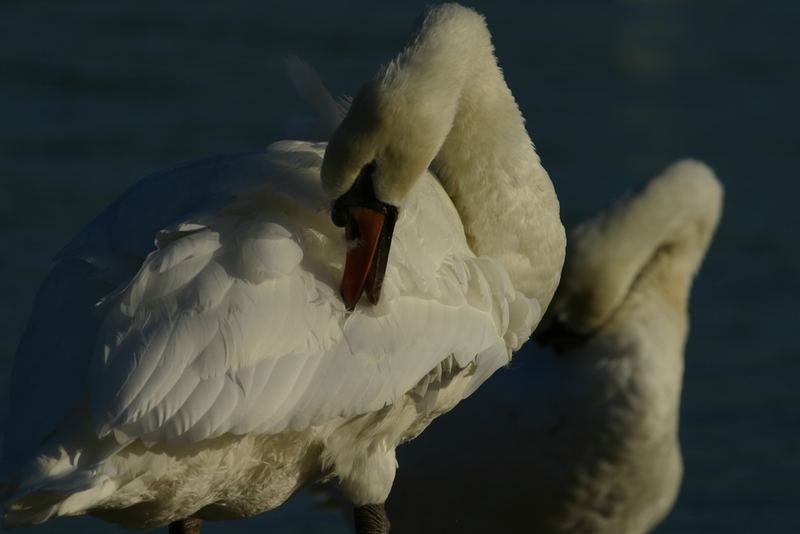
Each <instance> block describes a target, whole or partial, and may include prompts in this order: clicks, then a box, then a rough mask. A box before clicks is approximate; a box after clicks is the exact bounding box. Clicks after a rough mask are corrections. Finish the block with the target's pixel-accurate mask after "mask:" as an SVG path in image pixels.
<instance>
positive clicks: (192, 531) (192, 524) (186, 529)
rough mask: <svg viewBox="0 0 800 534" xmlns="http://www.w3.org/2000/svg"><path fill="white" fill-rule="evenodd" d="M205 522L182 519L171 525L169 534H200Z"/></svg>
mask: <svg viewBox="0 0 800 534" xmlns="http://www.w3.org/2000/svg"><path fill="white" fill-rule="evenodd" d="M202 525H203V522H202V521H201V520H199V519H195V518H194V517H190V518H188V519H181V520H180V521H174V522H172V523H170V524H169V534H200V527H201V526H202Z"/></svg>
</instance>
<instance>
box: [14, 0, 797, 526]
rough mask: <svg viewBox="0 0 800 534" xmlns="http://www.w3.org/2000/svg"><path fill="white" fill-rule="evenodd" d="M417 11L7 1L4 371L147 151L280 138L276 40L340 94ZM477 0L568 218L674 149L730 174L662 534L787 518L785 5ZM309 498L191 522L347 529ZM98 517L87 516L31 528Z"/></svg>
mask: <svg viewBox="0 0 800 534" xmlns="http://www.w3.org/2000/svg"><path fill="white" fill-rule="evenodd" d="M423 5H424V2H403V3H402V4H401V3H395V4H392V5H381V6H379V7H376V6H375V4H373V3H371V2H366V1H348V2H340V3H338V4H336V5H334V4H333V3H323V2H309V1H306V2H266V1H263V2H248V1H244V0H229V1H227V2H212V1H210V0H201V1H195V2H184V3H177V2H160V3H144V2H136V1H133V0H124V1H113V2H109V1H105V0H95V1H79V2H58V1H50V2H42V1H35V0H34V1H8V0H4V1H2V2H0V252H1V253H2V259H0V295H2V297H1V298H0V324H1V325H2V328H0V387H3V388H5V384H6V383H7V380H8V375H9V372H10V367H11V362H12V358H13V353H14V350H15V347H16V343H17V341H18V338H19V336H20V334H21V331H22V329H23V327H24V324H25V321H26V318H27V314H28V312H29V310H30V307H31V304H32V300H33V296H34V292H35V289H36V287H37V285H38V283H39V282H40V281H41V280H42V278H43V276H44V274H45V272H46V271H47V269H48V264H49V261H50V258H51V257H52V256H53V255H54V254H55V253H56V252H57V251H58V249H59V248H60V246H61V245H63V244H64V243H65V242H66V241H67V240H68V239H69V238H70V237H71V236H73V235H74V234H75V233H76V232H77V230H78V229H79V228H80V227H81V226H82V225H83V224H85V223H86V222H87V221H89V220H90V219H91V218H92V216H93V215H94V214H95V213H97V212H98V211H100V210H101V209H102V208H103V207H104V206H105V205H106V204H107V203H109V202H110V201H111V200H112V199H113V198H114V197H116V196H117V195H118V194H119V193H121V192H122V191H123V190H124V189H126V188H127V187H128V186H129V185H131V184H132V183H133V182H134V181H136V180H137V179H138V178H140V177H141V176H144V175H145V174H148V173H149V172H151V171H153V170H155V169H158V168H161V167H165V166H169V165H172V164H174V163H177V162H180V161H184V160H190V159H194V158H198V157H203V156H207V155H211V154H218V153H225V152H239V151H246V150H257V149H260V148H262V147H264V146H265V145H266V144H268V143H269V142H271V141H274V140H276V139H279V138H280V137H281V134H282V132H283V125H284V124H285V123H286V120H287V118H288V117H290V116H292V115H296V114H302V113H304V112H305V108H304V106H303V104H302V102H301V101H300V99H299V98H298V97H297V96H296V95H295V94H294V93H293V90H292V88H291V86H290V84H289V82H288V81H287V77H286V75H285V73H284V69H283V65H282V58H283V57H284V56H286V55H287V54H290V53H291V54H297V55H299V56H301V57H303V58H305V59H306V60H308V61H310V62H311V63H313V64H314V65H315V66H316V67H317V68H318V70H319V71H320V73H321V74H322V76H323V78H324V79H325V80H326V81H327V83H328V86H329V87H330V88H331V89H332V90H333V91H334V92H335V93H353V92H354V91H355V90H356V88H357V87H358V85H359V84H360V82H362V81H364V80H365V79H366V78H367V77H369V76H371V75H372V73H373V72H374V71H375V69H376V67H377V65H379V64H380V63H382V62H384V61H385V60H387V59H388V58H390V57H391V56H392V55H393V54H394V53H395V52H396V51H397V50H398V49H399V47H400V46H401V45H402V43H403V39H404V38H405V36H406V34H407V32H408V30H409V28H410V27H411V25H412V24H413V21H414V19H415V17H416V15H417V14H418V13H419V12H420V10H421V7H422V6H423ZM474 5H475V6H476V7H478V8H479V9H480V10H481V11H483V12H484V13H485V14H486V15H487V17H488V20H489V24H490V27H491V29H492V31H493V33H494V36H495V44H496V47H497V54H498V57H499V58H500V62H501V64H502V66H503V67H504V69H505V73H506V77H507V80H508V83H509V85H510V86H511V88H512V90H513V92H514V93H515V95H516V96H517V99H518V101H519V103H520V106H521V108H522V110H523V113H524V114H525V116H526V117H527V119H528V128H529V130H530V131H531V133H532V135H533V137H534V140H535V142H536V144H537V148H538V151H539V153H540V154H541V156H542V159H543V162H544V164H545V166H546V167H547V169H548V170H549V171H550V174H551V176H552V178H553V181H554V183H555V186H556V189H557V191H558V194H559V197H560V199H561V202H562V209H563V219H564V221H565V222H566V224H567V225H568V226H569V225H570V224H571V223H574V222H575V221H578V220H580V219H582V218H583V217H586V216H588V215H589V214H591V213H593V212H594V211H596V210H597V209H599V208H601V207H602V206H604V205H605V204H607V203H608V202H609V201H611V200H612V199H614V198H616V197H617V196H619V195H620V194H621V193H622V192H624V191H625V190H627V189H630V188H631V187H633V186H635V185H636V184H637V183H639V182H640V181H642V180H643V179H645V178H647V177H649V176H652V175H654V174H655V173H657V172H659V171H660V170H661V169H662V168H663V167H664V166H665V165H666V164H668V163H669V162H671V161H672V160H674V159H677V158H679V157H685V156H694V157H697V158H700V159H703V160H705V161H707V162H708V163H709V164H710V165H711V166H712V167H714V169H715V170H716V171H717V173H718V175H719V177H720V178H721V180H722V181H723V183H724V184H725V188H726V200H725V203H726V204H725V214H724V217H723V221H722V224H721V226H720V229H719V232H718V234H717V238H716V241H715V244H714V246H713V248H712V250H711V252H710V255H709V257H708V259H707V261H706V263H705V265H704V266H703V270H702V272H701V275H700V277H699V278H698V280H697V282H696V285H695V289H694V292H693V296H692V303H691V312H692V331H691V335H690V339H689V345H688V349H687V365H686V380H685V388H684V397H683V407H682V419H681V438H682V443H683V451H684V457H685V464H686V475H685V480H684V484H683V487H682V490H681V493H680V497H679V499H678V503H677V505H676V507H675V509H674V511H673V513H672V514H671V515H670V517H669V518H668V519H667V520H666V522H665V523H663V524H662V525H661V526H660V527H659V528H658V530H657V532H658V533H659V534H668V533H701V532H702V533H730V532H742V533H756V532H758V533H761V532H764V533H789V532H800V512H798V510H800V412H798V408H800V350H799V349H800V343H798V341H797V339H798V337H797V336H798V329H800V324H798V322H799V321H798V320H799V319H800V313H798V303H797V300H798V296H800V291H798V286H800V251H799V250H800V247H798V245H797V243H798V238H797V231H798V229H800V209H798V195H799V194H800V186H799V185H798V171H797V169H798V157H797V154H798V149H800V136H799V135H798V118H800V113H798V111H800V110H798V106H797V101H798V95H800V60H798V54H799V53H800V42H799V41H798V38H797V31H798V30H797V28H798V25H799V23H800V2H797V1H795V0H785V1H777V0H776V1H771V2H752V1H748V2H744V1H737V0H704V1H700V0H695V1H690V0H640V1H633V0H629V1H621V0H619V1H611V2H600V1H598V2H588V1H579V0H565V1H558V2H556V1H552V2H544V1H536V2H510V1H509V2H476V3H474ZM526 357H533V353H532V351H531V350H530V349H529V350H528V351H527V353H526V352H525V351H523V353H521V354H520V355H518V356H517V358H526ZM523 367H524V366H523ZM513 372H514V369H513V368H512V369H511V370H508V371H504V372H501V373H499V374H498V375H497V376H495V377H494V378H493V379H492V381H490V383H489V384H487V390H486V391H487V392H490V391H491V388H507V387H518V388H519V389H520V392H519V395H520V404H521V405H524V387H523V386H522V385H523V384H524V381H523V380H512V379H510V378H509V376H510V373H513ZM482 396H483V398H488V395H487V394H486V393H483V392H479V393H478V395H477V396H476V397H474V398H473V399H470V402H473V403H474V402H480V400H481V398H482ZM6 404H7V403H6V401H5V400H3V401H2V404H1V405H0V406H2V407H3V408H4V407H5V406H6ZM464 409H469V405H466V406H464ZM430 432H435V425H434V427H433V428H431V429H430ZM411 446H414V445H411ZM420 446H425V445H424V442H420ZM400 461H401V462H402V455H401V457H400ZM402 472H403V471H402V467H401V470H400V472H399V473H400V474H399V475H398V476H402ZM310 508H311V506H310V500H309V498H308V497H301V498H300V499H295V500H294V501H292V502H290V503H289V504H288V505H287V506H285V507H284V508H282V509H280V510H279V511H276V512H272V513H269V514H265V515H264V516H262V517H259V518H255V519H252V520H249V521H242V522H234V523H224V524H211V525H208V526H207V527H206V530H205V532H211V533H213V532H231V533H238V532H271V533H280V532H286V533H290V532H334V531H336V532H339V531H345V530H344V527H343V526H342V525H343V523H342V522H341V520H339V518H338V517H336V516H333V515H325V514H320V513H315V514H308V513H306V512H307V510H308V509H310ZM337 528H338V530H337ZM112 530H115V528H114V527H110V526H107V525H104V524H102V523H100V522H97V521H93V520H86V519H78V520H59V521H56V522H53V523H52V524H48V525H45V526H43V527H40V528H38V529H37V530H35V531H34V532H42V533H45V532H52V533H56V532H62V533H63V532H90V531H91V532H108V531H112Z"/></svg>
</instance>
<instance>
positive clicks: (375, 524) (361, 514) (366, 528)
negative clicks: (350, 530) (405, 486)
mask: <svg viewBox="0 0 800 534" xmlns="http://www.w3.org/2000/svg"><path fill="white" fill-rule="evenodd" d="M354 516H355V525H356V534H388V532H389V518H388V517H387V515H386V509H385V508H384V507H383V504H365V505H364V506H356V507H355V513H354Z"/></svg>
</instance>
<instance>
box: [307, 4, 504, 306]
mask: <svg viewBox="0 0 800 534" xmlns="http://www.w3.org/2000/svg"><path fill="white" fill-rule="evenodd" d="M453 39H456V41H455V44H453V43H452V42H451V41H453ZM468 43H473V45H475V46H477V44H476V43H479V44H480V45H481V46H485V47H489V48H490V47H491V40H490V37H489V34H488V30H487V29H486V24H485V22H484V20H483V17H481V16H480V15H478V14H477V13H475V12H474V11H472V10H469V9H467V8H464V7H461V6H458V5H455V4H449V5H445V6H437V7H435V8H432V9H430V10H429V11H428V12H427V13H426V14H425V15H424V16H423V17H422V19H421V21H420V23H419V24H418V27H417V30H416V32H415V33H414V35H413V36H412V38H411V40H410V42H409V44H408V46H407V47H406V48H405V50H404V51H403V52H402V53H401V54H400V55H399V56H398V57H397V58H396V59H395V60H394V61H392V62H391V63H390V64H389V65H387V66H386V67H384V68H383V69H382V70H381V71H380V72H379V73H378V75H377V77H376V78H375V79H374V80H372V81H370V82H369V83H367V84H366V85H365V86H364V87H363V88H362V89H361V90H360V91H359V93H358V94H357V96H356V97H355V99H354V100H353V103H352V105H351V106H350V110H349V111H348V113H347V116H346V117H345V118H344V120H343V121H342V123H341V124H340V125H339V127H338V128H337V130H336V131H335V132H334V134H333V136H332V137H331V140H330V142H329V143H328V147H327V149H326V152H325V158H324V161H323V164H322V185H323V188H324V189H325V191H326V193H327V194H328V195H329V196H330V197H331V198H332V199H334V206H333V213H332V215H333V220H334V222H335V223H336V224H337V225H340V226H345V227H346V228H347V235H348V240H351V241H355V243H354V244H353V243H351V246H350V248H349V250H348V255H347V263H346V266H345V275H344V279H343V281H342V296H343V298H344V300H345V304H346V306H347V307H348V308H349V309H352V308H353V307H354V306H355V303H356V302H357V301H358V299H359V297H360V295H361V292H362V291H363V290H366V292H367V296H368V297H369V299H370V300H371V301H373V302H375V301H376V300H377V298H378V296H379V293H380V285H381V279H382V277H383V271H382V269H383V268H385V261H386V258H387V257H388V248H389V245H390V244H391V231H392V228H393V226H394V219H395V218H396V216H397V213H398V211H399V210H402V209H403V204H404V201H405V199H406V197H407V196H408V194H409V192H410V191H411V190H412V189H413V188H414V185H415V184H416V183H417V182H418V181H419V179H420V178H421V177H422V176H423V175H424V173H425V171H426V170H427V168H428V166H429V165H430V164H431V162H432V161H433V159H434V157H436V154H437V153H438V151H439V149H440V148H441V146H442V144H443V143H444V141H445V139H446V137H447V135H448V132H449V130H450V128H451V126H452V124H453V120H454V117H455V114H456V108H457V106H458V101H459V94H460V91H461V86H462V85H463V83H464V80H465V77H466V73H467V70H468V67H469V65H468V62H467V60H466V56H465V54H464V46H466V44H468ZM462 44H463V45H464V46H461V45H462Z"/></svg>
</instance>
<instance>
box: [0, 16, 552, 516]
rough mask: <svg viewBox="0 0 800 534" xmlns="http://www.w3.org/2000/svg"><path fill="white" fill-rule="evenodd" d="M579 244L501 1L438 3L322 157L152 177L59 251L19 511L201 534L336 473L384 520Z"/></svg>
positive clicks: (310, 146)
mask: <svg viewBox="0 0 800 534" xmlns="http://www.w3.org/2000/svg"><path fill="white" fill-rule="evenodd" d="M429 165H432V166H433V167H434V168H435V169H436V171H437V176H436V178H434V177H433V175H432V174H431V173H429V172H428V170H427V169H428V167H429ZM320 172H321V175H322V180H320ZM437 178H438V180H437ZM323 189H324V191H327V194H326V193H325V192H324V191H323ZM332 198H336V199H337V200H336V203H335V206H334V208H335V209H334V213H333V215H334V218H336V219H337V220H338V221H339V222H341V223H344V224H346V226H347V233H348V234H349V237H350V238H351V240H353V241H355V242H354V243H352V244H351V245H350V246H348V248H347V253H346V256H347V257H346V258H345V243H344V239H343V232H342V231H341V230H340V229H338V228H336V227H335V226H334V225H333V224H332V222H331V212H330V211H329V210H330V205H331V199H332ZM395 216H396V225H395V227H394V236H393V238H392V235H391V230H392V223H393V222H394V221H393V219H394V217H395ZM356 238H358V239H356ZM154 240H155V246H154V245H153V241H154ZM564 243H565V240H564V232H563V228H562V226H561V223H560V220H559V216H558V202H557V200H556V196H555V193H554V191H553V187H552V184H551V182H550V180H549V177H548V176H547V173H546V172H545V170H544V169H543V168H542V167H541V165H540V162H539V158H538V156H537V155H536V153H535V151H534V149H533V146H532V145H531V141H530V138H529V137H528V135H527V133H526V131H525V128H524V126H523V119H522V116H521V115H520V112H519V110H518V108H517V105H516V103H515V101H514V99H513V96H512V95H511V92H510V91H509V89H508V88H507V86H506V85H505V82H504V80H503V77H502V74H501V72H500V70H499V68H498V66H497V64H496V61H495V58H494V55H493V50H492V45H491V40H490V35H489V32H488V30H487V28H486V26H485V23H484V20H483V18H482V17H481V16H480V15H478V14H476V13H475V12H473V11H471V10H469V9H466V8H463V7H460V6H458V5H445V6H440V7H436V8H432V9H431V10H429V11H428V12H427V14H426V15H425V17H424V18H423V19H422V20H421V23H420V25H419V27H418V29H417V30H416V32H415V34H414V35H413V37H412V39H411V41H410V44H409V45H408V46H407V48H406V49H405V50H404V51H403V52H402V53H401V54H400V55H399V56H398V58H397V59H396V60H395V61H393V62H392V63H390V64H389V65H388V66H387V67H385V68H384V69H383V70H382V71H381V72H380V73H379V75H378V76H377V77H376V78H375V80H373V81H372V82H370V83H369V84H367V86H365V88H364V89H362V91H361V92H360V93H359V95H358V96H357V97H356V98H355V100H354V101H353V104H352V108H351V110H350V112H349V113H348V115H347V116H346V118H345V119H344V121H343V123H342V124H341V126H340V127H339V128H338V130H337V131H336V133H335V135H334V136H333V139H332V140H331V143H330V144H329V146H328V147H327V151H326V148H325V145H324V144H314V143H308V142H300V141H284V142H280V143H276V144H274V145H272V146H270V147H269V149H268V150H267V151H266V152H265V153H262V154H251V155H241V156H229V157H221V158H214V159H210V160H206V161H201V162H198V163H193V164H189V165H185V166H182V167H178V168H175V169H171V170H169V171H165V172H161V173H158V174H156V175H153V176H151V177H149V178H146V179H144V180H142V181H141V182H139V183H138V184H137V185H136V186H134V187H133V188H132V189H131V190H130V191H128V192H127V193H126V194H125V195H123V196H122V197H121V198H120V199H118V200H117V201H115V202H114V203H113V204H112V205H111V206H109V207H108V208H107V209H106V210H105V211H104V212H103V213H102V214H101V215H100V216H99V217H98V218H97V219H96V220H95V221H94V222H92V223H91V224H90V225H89V226H87V227H86V228H85V229H84V230H83V231H82V232H81V233H80V234H79V235H78V237H77V238H76V239H75V240H74V241H73V242H72V243H71V244H70V245H68V246H67V247H66V248H65V249H64V250H63V251H62V252H61V254H60V255H59V257H58V259H57V263H56V264H55V266H54V268H53V270H52V271H51V272H50V274H49V275H48V277H47V279H46V280H45V282H44V283H43V285H42V287H41V288H40V290H39V294H38V296H37V299H36V303H35V308H34V312H33V314H32V317H31V320H30V322H29V324H28V327H27V330H26V332H25V335H24V337H23V339H22V342H21V344H20V347H19V351H18V355H17V360H16V365H15V369H14V374H13V379H12V386H11V397H12V398H11V403H12V407H11V412H10V417H9V421H8V426H7V430H6V439H5V443H4V449H3V456H2V462H1V463H0V474H1V475H2V478H1V479H2V480H3V481H4V483H3V487H2V491H0V494H2V495H3V501H4V511H3V519H4V522H5V524H6V526H19V525H28V524H33V523H39V522H42V521H45V520H47V519H49V518H52V517H56V516H65V515H76V514H84V513H87V514H92V515H95V516H98V517H101V518H104V519H106V520H109V521H113V522H116V523H120V524H122V525H125V526H128V527H135V528H149V527H155V526H159V525H164V524H167V523H172V526H171V529H173V530H174V531H176V532H190V531H191V532H196V531H197V530H199V521H198V519H223V518H230V517H241V516H248V515H252V514H257V513H260V512H263V511H265V510H269V509H272V508H274V507H276V506H278V505H280V504H281V503H282V502H283V501H284V500H285V499H287V498H288V497H289V496H290V495H291V494H292V493H293V492H295V491H296V490H297V489H299V488H301V487H303V486H304V485H306V484H309V483H312V482H314V481H317V480H321V479H325V478H330V477H336V478H338V479H339V480H340V483H341V487H342V488H343V489H344V491H345V493H346V494H347V495H348V496H349V497H350V498H351V500H352V501H353V502H354V503H355V505H356V506H357V507H358V508H357V518H358V520H359V521H360V523H361V525H360V530H361V531H363V532H368V531H369V532H372V531H375V532H383V531H385V530H386V528H387V524H386V521H385V516H384V515H383V506H382V503H383V501H384V500H385V499H386V497H387V495H388V494H389V490H390V488H391V485H392V481H393V479H394V474H395V469H396V462H395V452H394V451H395V447H396V446H397V445H398V444H399V443H401V442H403V441H406V440H409V439H411V438H413V437H414V436H416V435H417V434H419V433H420V432H421V431H422V430H423V429H424V428H425V427H426V426H427V425H428V424H429V423H430V422H431V420H432V419H434V418H435V417H436V416H437V415H439V414H441V413H443V412H446V411H448V410H449V409H451V408H452V407H453V406H454V405H455V404H456V403H458V402H459V401H460V400H461V399H462V398H464V397H465V396H467V395H469V394H470V393H471V392H472V391H473V390H475V388H477V387H478V386H479V385H480V384H481V383H482V382H483V381H484V380H485V379H486V378H487V377H488V376H489V375H491V374H492V373H493V372H494V371H495V370H496V369H497V368H498V367H500V366H503V365H505V364H506V363H507V362H508V361H509V357H510V354H511V351H513V350H515V349H517V348H519V346H520V345H521V344H522V343H523V342H524V341H525V340H526V339H527V338H528V337H529V335H530V333H531V331H532V330H533V328H534V327H535V326H536V324H537V323H538V321H539V316H540V310H543V309H544V308H545V307H546V306H547V305H548V303H549V301H550V299H551V297H552V294H553V292H554V291H555V287H556V285H557V282H558V279H559V274H560V270H561V267H562V263H563V257H564ZM389 244H391V256H390V257H389V258H388V264H387V254H388V250H389V247H388V246H389ZM345 263H346V265H344V264H345ZM384 269H385V277H384ZM343 271H344V275H343V274H342V273H343ZM340 281H341V290H342V294H343V297H344V298H343V299H342V298H340V297H339V286H340ZM381 288H382V289H381ZM362 291H365V292H366V293H367V296H368V297H369V299H370V300H371V301H373V302H375V301H377V303H375V304H374V305H370V304H368V303H366V302H361V303H358V301H359V297H360V294H361V292H362ZM379 298H380V299H379ZM378 299H379V300H378ZM346 307H347V308H354V310H353V311H352V312H348V311H347V310H346Z"/></svg>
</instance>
